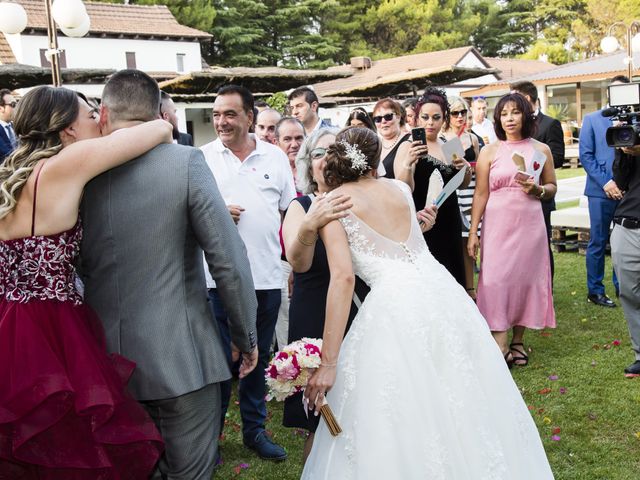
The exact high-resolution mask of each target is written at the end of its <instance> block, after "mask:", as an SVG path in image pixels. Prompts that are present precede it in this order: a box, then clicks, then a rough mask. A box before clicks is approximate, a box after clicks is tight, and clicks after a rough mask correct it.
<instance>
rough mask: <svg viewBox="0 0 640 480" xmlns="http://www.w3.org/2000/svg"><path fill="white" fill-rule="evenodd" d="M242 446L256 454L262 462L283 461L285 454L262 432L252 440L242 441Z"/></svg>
mask: <svg viewBox="0 0 640 480" xmlns="http://www.w3.org/2000/svg"><path fill="white" fill-rule="evenodd" d="M243 442H244V444H245V446H246V447H247V448H250V449H251V450H253V451H254V452H256V453H257V454H258V456H259V457H260V458H262V459H264V460H276V461H280V460H285V459H286V458H287V452H286V451H285V449H284V448H282V447H281V446H280V445H278V444H277V443H274V442H273V440H271V438H269V436H268V435H267V432H265V431H264V430H262V431H260V432H259V433H258V434H257V435H256V436H255V437H254V438H253V439H248V438H245V439H244V441H243Z"/></svg>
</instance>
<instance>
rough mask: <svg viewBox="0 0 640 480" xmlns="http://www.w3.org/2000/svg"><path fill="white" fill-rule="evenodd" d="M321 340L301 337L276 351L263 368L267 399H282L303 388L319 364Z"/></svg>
mask: <svg viewBox="0 0 640 480" xmlns="http://www.w3.org/2000/svg"><path fill="white" fill-rule="evenodd" d="M321 350H322V340H321V339H317V338H303V339H302V340H296V341H295V342H292V343H290V344H289V345H287V346H285V347H284V348H283V349H282V350H280V351H279V352H278V353H276V354H275V355H274V357H273V359H272V360H271V362H269V366H268V367H267V369H266V370H265V378H266V379H267V389H268V392H267V400H271V399H273V398H275V399H276V400H278V401H283V400H284V399H285V398H288V397H290V396H291V395H293V394H294V393H298V392H301V391H303V390H304V388H305V387H306V386H307V382H308V381H309V378H311V374H312V373H313V370H315V369H316V368H318V367H319V366H320V362H321V361H322V359H321V358H320V351H321Z"/></svg>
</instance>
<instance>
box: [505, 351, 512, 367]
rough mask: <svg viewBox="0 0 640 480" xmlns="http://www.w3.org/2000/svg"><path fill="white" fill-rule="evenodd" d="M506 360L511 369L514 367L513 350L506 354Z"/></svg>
mask: <svg viewBox="0 0 640 480" xmlns="http://www.w3.org/2000/svg"><path fill="white" fill-rule="evenodd" d="M504 361H505V363H506V364H507V367H508V368H509V370H511V369H512V368H513V355H512V354H511V350H507V353H505V354H504Z"/></svg>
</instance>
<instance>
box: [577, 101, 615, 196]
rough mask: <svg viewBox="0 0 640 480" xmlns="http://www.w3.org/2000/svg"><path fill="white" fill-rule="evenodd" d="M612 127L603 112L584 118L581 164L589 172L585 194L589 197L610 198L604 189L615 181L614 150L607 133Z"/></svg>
mask: <svg viewBox="0 0 640 480" xmlns="http://www.w3.org/2000/svg"><path fill="white" fill-rule="evenodd" d="M610 126H611V120H610V119H609V118H607V117H603V116H602V110H598V111H597V112H593V113H590V114H589V115H587V116H585V117H584V120H583V122H582V129H581V130H580V145H579V152H580V163H582V166H583V167H584V170H585V172H587V185H586V186H585V188H584V194H585V195H586V196H587V197H600V198H608V197H607V195H606V194H605V193H604V190H603V189H602V188H603V187H604V185H605V184H606V183H607V182H608V181H609V180H611V179H613V171H612V166H613V158H614V153H615V151H614V149H613V148H611V147H610V146H608V145H607V141H606V139H605V132H606V131H607V128H609V127H610Z"/></svg>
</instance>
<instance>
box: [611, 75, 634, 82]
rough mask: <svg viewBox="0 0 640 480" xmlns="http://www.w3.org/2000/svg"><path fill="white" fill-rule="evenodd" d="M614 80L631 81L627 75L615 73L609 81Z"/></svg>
mask: <svg viewBox="0 0 640 480" xmlns="http://www.w3.org/2000/svg"><path fill="white" fill-rule="evenodd" d="M614 82H620V83H631V81H630V80H629V77H627V76H626V75H616V76H615V77H613V78H612V79H611V81H610V82H609V83H614Z"/></svg>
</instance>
